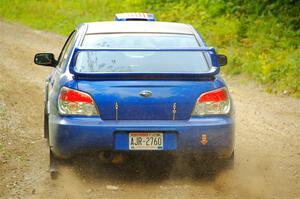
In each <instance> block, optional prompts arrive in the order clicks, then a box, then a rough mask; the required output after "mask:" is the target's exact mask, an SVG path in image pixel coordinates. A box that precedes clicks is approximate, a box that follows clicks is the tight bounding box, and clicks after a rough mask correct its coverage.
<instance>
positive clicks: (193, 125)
mask: <svg viewBox="0 0 300 199" xmlns="http://www.w3.org/2000/svg"><path fill="white" fill-rule="evenodd" d="M131 131H161V132H164V136H168V135H171V137H172V135H174V134H176V146H175V148H174V146H173V147H172V146H171V147H169V148H168V147H166V149H165V150H176V152H187V153H202V152H214V153H217V155H219V156H229V155H230V154H231V153H232V151H233V146H234V127H233V119H232V118H231V117H228V116H216V117H201V118H200V117H199V118H192V119H190V120H188V121H163V120H159V121H152V120H151V121H149V120H148V121H145V120H144V121H137V120H135V121H102V120H101V119H100V118H99V117H93V118H86V117H61V116H57V115H50V116H49V139H50V146H51V150H52V151H53V152H54V154H55V155H56V156H58V157H70V156H73V155H75V154H77V153H81V152H86V151H97V150H99V151H100V150H101V151H105V150H115V151H118V150H125V151H128V149H127V148H126V147H125V148H124V147H123V148H122V149H120V148H118V144H116V137H118V136H116V135H117V134H118V135H120V134H122V136H121V137H123V139H122V140H123V142H128V139H127V140H126V134H127V133H128V132H131ZM202 134H206V137H207V143H206V144H205V145H204V144H202V143H201V140H202ZM124 135H125V139H124ZM173 138H174V136H173ZM118 142H120V140H119V141H118ZM165 145H166V143H165ZM122 146H124V144H123V145H122ZM125 146H126V144H125ZM166 146H167V145H166Z"/></svg>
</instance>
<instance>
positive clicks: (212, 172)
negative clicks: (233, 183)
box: [68, 155, 226, 184]
mask: <svg viewBox="0 0 300 199" xmlns="http://www.w3.org/2000/svg"><path fill="white" fill-rule="evenodd" d="M68 167H69V168H71V169H72V170H73V171H74V172H75V173H76V176H77V177H79V178H81V179H85V180H87V181H89V180H91V181H102V180H106V181H107V180H109V181H116V182H118V183H128V182H132V183H144V184H145V183H157V182H162V181H165V180H169V179H179V180H180V179H187V180H193V181H200V182H207V181H214V179H215V178H216V176H217V175H218V174H219V173H220V172H222V171H223V170H224V169H226V168H225V167H223V165H220V164H218V163H216V162H213V161H209V162H201V161H191V160H189V159H187V158H185V157H182V156H179V157H174V156H156V155H155V156H151V155H146V156H144V155H143V156H139V155H137V156H134V157H129V158H127V159H126V160H125V161H124V162H123V163H119V164H113V163H112V162H111V161H103V159H102V160H101V159H100V158H98V157H97V156H80V157H77V158H74V159H72V161H70V162H69V164H68Z"/></svg>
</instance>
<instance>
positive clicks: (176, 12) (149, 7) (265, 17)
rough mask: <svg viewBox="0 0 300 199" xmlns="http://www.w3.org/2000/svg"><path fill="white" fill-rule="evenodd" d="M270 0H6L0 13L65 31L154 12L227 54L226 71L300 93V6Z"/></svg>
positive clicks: (276, 89)
mask: <svg viewBox="0 0 300 199" xmlns="http://www.w3.org/2000/svg"><path fill="white" fill-rule="evenodd" d="M241 2H242V3H241ZM268 2H269V1H268V0H265V1H262V2H261V3H260V4H257V3H256V1H254V0H250V1H236V0H229V1H225V0H218V1H209V0H190V1H183V0H172V1H171V0H161V1H157V0H134V1H132V0H76V1H68V0H57V1H54V0H45V1H41V0H26V1H21V0H2V1H1V4H0V16H1V17H2V18H4V19H5V20H8V21H14V22H18V23H22V24H26V25H29V26H31V27H33V28H36V29H41V30H47V31H52V32H56V33H59V34H62V35H67V34H68V33H69V32H71V31H72V30H73V28H74V27H75V26H76V25H77V24H79V23H82V22H90V21H105V20H113V18H114V14H115V13H118V12H133V11H136V12H152V13H154V14H155V15H156V18H157V19H158V20H161V21H174V22H183V23H190V24H192V25H193V26H195V27H196V29H197V30H199V31H200V32H201V33H202V34H203V37H204V38H205V40H206V41H207V43H208V45H210V46H216V47H217V50H218V52H219V53H225V54H226V55H227V56H228V58H229V64H228V65H227V66H225V67H224V68H223V69H222V70H223V71H224V72H225V73H227V74H231V75H234V74H240V73H244V74H248V75H249V76H251V77H252V78H253V79H255V80H257V81H259V82H260V83H262V84H265V85H266V88H267V90H268V91H270V92H274V93H279V94H280V93H286V94H291V95H294V96H297V97H300V49H299V43H300V30H299V19H298V17H297V14H295V12H296V11H297V8H300V4H299V3H297V2H298V1H284V2H280V1H270V3H268ZM292 3H294V4H295V5H293V4H292ZM279 8H280V9H279ZM274 10H275V11H277V12H278V13H275V11H274ZM274 13H275V14H274Z"/></svg>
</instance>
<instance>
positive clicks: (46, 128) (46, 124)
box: [44, 106, 49, 139]
mask: <svg viewBox="0 0 300 199" xmlns="http://www.w3.org/2000/svg"><path fill="white" fill-rule="evenodd" d="M44 138H46V139H49V117H48V113H47V109H46V106H45V107H44Z"/></svg>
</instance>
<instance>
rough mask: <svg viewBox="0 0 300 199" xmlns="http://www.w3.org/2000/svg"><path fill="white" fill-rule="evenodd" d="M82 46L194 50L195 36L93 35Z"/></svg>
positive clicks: (87, 37) (195, 45) (196, 45)
mask: <svg viewBox="0 0 300 199" xmlns="http://www.w3.org/2000/svg"><path fill="white" fill-rule="evenodd" d="M82 46H84V47H98V48H99V47H101V48H194V47H199V43H198V42H197V40H196V38H195V37H194V35H188V34H144V33H140V34H134V33H130V34H128V33H127V34H93V35H86V36H85V38H84V40H83V43H82Z"/></svg>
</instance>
